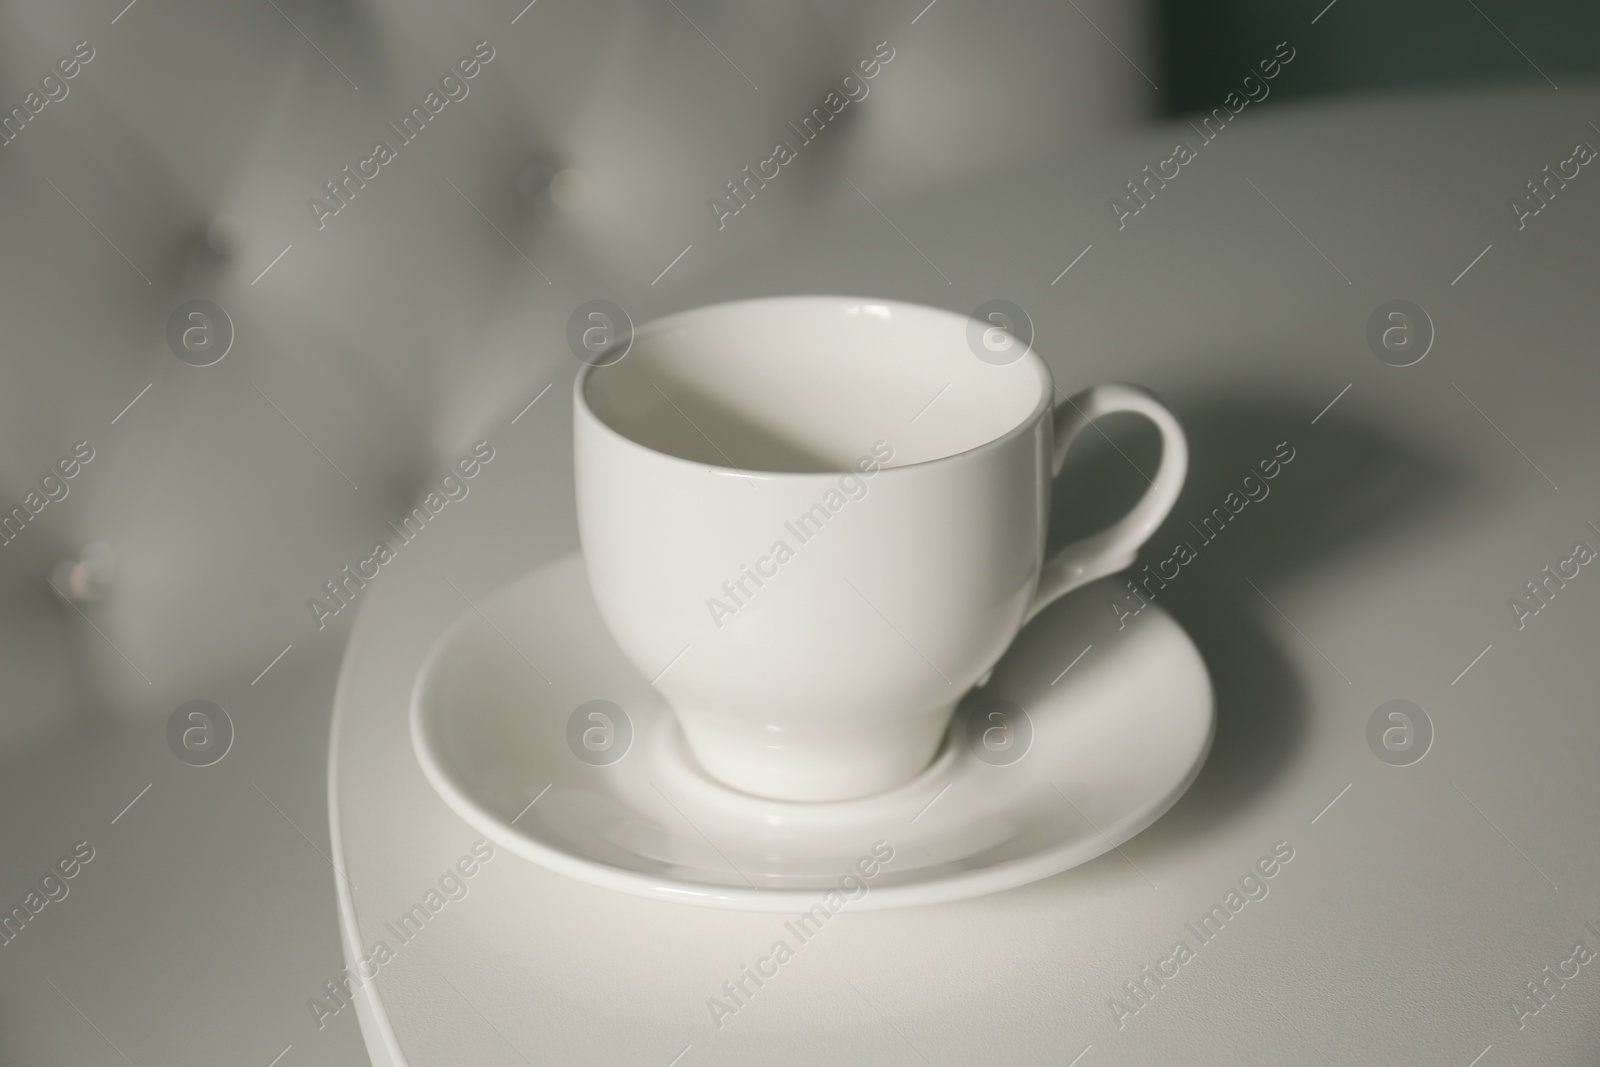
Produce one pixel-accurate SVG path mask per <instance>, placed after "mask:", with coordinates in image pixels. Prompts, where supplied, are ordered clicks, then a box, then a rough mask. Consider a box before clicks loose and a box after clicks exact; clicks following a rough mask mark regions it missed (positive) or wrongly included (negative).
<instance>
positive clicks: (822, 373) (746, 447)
mask: <svg viewBox="0 0 1600 1067" xmlns="http://www.w3.org/2000/svg"><path fill="white" fill-rule="evenodd" d="M969 321H970V320H969V319H968V318H967V317H966V316H964V315H960V314H957V313H955V312H950V311H942V310H939V309H935V308H927V307H920V306H918V305H915V304H904V303H899V302H897V301H887V300H871V299H864V298H856V297H782V298H774V299H764V300H746V301H740V302H737V303H731V304H720V305H716V306H714V307H708V308H700V309H697V310H694V311H686V312H682V313H679V314H676V315H671V316H668V317H667V318H663V319H659V320H657V321H656V322H654V323H652V324H649V325H647V326H645V327H643V328H641V329H640V330H639V331H638V333H637V334H636V336H635V337H634V339H633V345H632V347H631V349H629V351H628V353H627V355H626V356H625V357H624V358H622V359H621V360H619V361H617V362H616V363H613V364H610V365H607V366H592V367H588V368H585V371H584V375H585V377H584V379H583V380H582V382H581V384H580V387H579V389H580V395H581V396H582V399H583V402H584V403H585V404H587V405H588V407H589V409H590V411H592V412H593V413H594V415H595V416H596V417H597V418H598V419H599V420H600V421H601V422H602V423H604V424H605V425H606V426H608V427H610V428H611V429H612V430H614V431H616V432H617V433H619V434H621V435H622V436H624V437H626V438H628V439H629V440H631V441H633V442H635V443H637V444H639V445H643V446H644V447H646V448H650V449H653V450H655V451H657V452H663V453H666V454H668V455H672V456H677V457H679V458H682V459H685V460H690V461H692V462H695V463H702V464H705V465H707V466H711V467H722V468H732V469H736V470H739V471H743V472H746V473H750V472H774V473H777V472H827V473H834V472H846V471H850V470H853V469H855V468H856V465H857V463H858V462H859V461H860V460H861V459H862V458H863V457H866V456H868V455H871V454H877V455H879V456H880V457H881V455H882V452H881V451H878V452H876V453H874V446H875V445H878V444H880V443H887V444H888V446H889V449H890V450H891V451H892V459H890V460H888V461H887V462H884V463H883V464H882V465H883V466H888V467H900V466H907V465H910V464H913V463H923V462H927V461H930V460H936V459H942V458H944V457H946V456H952V455H956V454H959V453H961V452H966V451H969V450H971V449H974V448H977V447H979V446H981V445H984V444H987V443H988V442H990V441H993V440H995V439H997V438H999V437H1002V436H1005V435H1006V434H1007V433H1009V432H1010V431H1012V430H1015V429H1017V428H1018V427H1021V426H1023V425H1025V424H1027V423H1029V422H1030V421H1031V419H1032V417H1033V416H1034V415H1036V414H1037V413H1038V412H1039V411H1040V410H1041V409H1042V408H1043V407H1044V406H1046V405H1048V403H1049V401H1050V392H1051V388H1052V386H1051V378H1050V372H1049V370H1048V368H1046V366H1045V364H1044V361H1043V360H1042V359H1040V358H1039V356H1038V355H1037V354H1036V353H1034V352H1032V351H1029V352H1027V353H1025V354H1024V355H1023V356H1022V357H1021V358H1019V359H1017V360H1016V361H1015V362H1012V363H1009V364H1005V365H995V364H993V363H989V362H985V361H984V360H983V359H980V358H979V357H978V355H977V354H976V353H975V351H974V350H973V348H972V346H971V344H970V343H969V337H968V333H969V331H968V325H969Z"/></svg>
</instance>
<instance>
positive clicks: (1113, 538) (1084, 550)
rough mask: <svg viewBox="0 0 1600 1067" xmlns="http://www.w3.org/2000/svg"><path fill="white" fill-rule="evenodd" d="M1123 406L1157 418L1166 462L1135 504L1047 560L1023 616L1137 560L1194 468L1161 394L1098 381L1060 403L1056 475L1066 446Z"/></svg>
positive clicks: (1030, 615)
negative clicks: (1031, 601) (1152, 393)
mask: <svg viewBox="0 0 1600 1067" xmlns="http://www.w3.org/2000/svg"><path fill="white" fill-rule="evenodd" d="M1119 411H1131V412H1135V413H1137V414H1140V415H1143V416H1144V417H1145V418H1147V419H1149V420H1150V421H1151V422H1153V423H1155V424H1156V429H1157V430H1160V431H1161V465H1160V466H1159V467H1158V468H1157V469H1156V476H1155V478H1153V479H1151V480H1150V488H1148V489H1146V490H1145V494H1144V496H1142V497H1140V498H1139V502H1138V503H1137V504H1135V505H1134V506H1133V510H1131V511H1129V512H1128V513H1127V514H1126V515H1124V516H1123V517H1122V518H1120V519H1118V520H1117V521H1116V522H1114V523H1112V524H1111V525H1110V526H1108V527H1106V528H1105V529H1104V530H1101V531H1100V532H1099V533H1096V534H1091V535H1090V536H1088V537H1085V538H1083V539H1082V540H1079V541H1073V542H1072V543H1071V544H1068V545H1063V546H1062V547H1061V548H1059V549H1057V550H1056V552H1055V554H1054V555H1052V556H1051V557H1050V558H1049V559H1047V560H1045V561H1044V565H1043V566H1042V567H1041V568H1040V570H1039V585H1038V588H1037V589H1036V590H1035V592H1034V595H1033V603H1032V604H1031V605H1030V606H1029V608H1028V614H1027V617H1026V619H1025V620H1024V621H1026V620H1027V619H1032V618H1033V617H1034V616H1035V615H1037V614H1038V613H1039V612H1040V611H1042V610H1044V608H1046V607H1047V606H1049V605H1050V604H1051V603H1053V602H1054V601H1055V600H1056V599H1057V598H1059V597H1061V596H1063V595H1065V594H1066V593H1069V592H1071V591H1072V590H1074V589H1076V588H1078V587H1079V586H1080V585H1084V584H1086V583H1088V582H1092V581H1094V580H1095V579H1096V578H1103V577H1105V576H1106V575H1108V574H1114V573H1116V572H1117V571H1120V570H1122V569H1123V568H1125V567H1128V566H1130V565H1132V563H1133V561H1134V558H1135V556H1136V555H1137V554H1138V551H1139V547H1140V546H1141V545H1143V544H1144V543H1145V541H1147V540H1149V538H1150V535H1151V534H1153V533H1154V532H1155V529H1156V527H1157V526H1159V525H1161V522H1162V520H1163V519H1165V518H1166V517H1167V513H1168V512H1170V511H1171V510H1172V505H1173V504H1174V503H1175V502H1176V501H1177V499H1178V491H1179V490H1180V489H1182V488H1183V479H1184V477H1185V475H1187V474H1188V471H1189V444H1188V441H1187V440H1186V439H1185V438H1184V436H1183V427H1181V426H1179V425H1178V420H1177V419H1176V418H1175V417H1174V416H1173V414H1172V412H1170V411H1168V410H1167V409H1166V408H1165V407H1164V406H1162V404H1161V402H1160V401H1159V400H1157V399H1156V398H1155V397H1154V396H1152V395H1151V394H1150V393H1148V392H1146V391H1145V390H1143V389H1140V388H1139V387H1138V386H1133V385H1121V384H1111V385H1096V386H1094V387H1092V388H1089V389H1085V390H1084V391H1083V392H1081V393H1079V394H1078V395H1077V396H1074V397H1071V398H1069V399H1067V400H1064V401H1062V402H1061V403H1060V404H1059V405H1057V407H1056V410H1055V415H1054V426H1055V445H1054V450H1053V455H1052V457H1051V467H1050V472H1051V476H1052V477H1054V476H1056V475H1058V474H1060V473H1061V464H1062V462H1063V461H1064V460H1065V459H1066V458H1067V449H1068V448H1070V447H1071V446H1072V442H1073V440H1074V439H1075V438H1076V437H1077V436H1078V434H1080V433H1082V432H1083V430H1084V429H1085V428H1086V427H1087V426H1088V425H1089V424H1090V423H1091V422H1093V421H1094V420H1095V419H1098V418H1100V417H1101V416H1102V415H1110V414H1112V413H1113V412H1119Z"/></svg>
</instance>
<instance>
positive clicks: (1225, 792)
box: [1050, 397, 1471, 846]
mask: <svg viewBox="0 0 1600 1067" xmlns="http://www.w3.org/2000/svg"><path fill="white" fill-rule="evenodd" d="M1302 406H1303V405H1302V404H1301V403H1300V402H1299V401H1298V399H1292V400H1284V399H1273V398H1269V397H1255V398H1237V397H1230V398H1225V399H1223V398H1200V399H1199V400H1198V401H1196V402H1191V403H1188V404H1184V405H1182V407H1181V409H1175V410H1176V412H1177V414H1178V417H1179V419H1180V420H1181V421H1182V423H1183V425H1184V429H1185V431H1186V432H1187V434H1188V437H1189V449H1190V458H1189V477H1188V481H1187V482H1186V483H1185V486H1184V490H1183V493H1182V495H1181V496H1180V497H1179V499H1178V503H1177V506H1176V507H1175V508H1174V509H1173V513H1172V515H1171V516H1170V517H1169V518H1168V519H1167V521H1166V522H1165V523H1163V524H1162V526H1161V528H1160V529H1159V530H1158V531H1157V532H1156V534H1155V536H1154V537H1152V538H1151V540H1150V541H1149V543H1148V544H1147V545H1146V547H1145V549H1144V551H1142V552H1141V553H1140V556H1139V561H1138V563H1136V564H1135V566H1134V568H1133V570H1132V571H1130V572H1129V575H1128V577H1140V578H1143V577H1144V575H1145V574H1146V572H1145V571H1144V570H1143V567H1144V566H1145V565H1146V564H1150V565H1151V566H1152V568H1153V567H1154V566H1155V564H1156V563H1157V562H1158V561H1165V560H1167V559H1168V558H1169V557H1171V556H1172V555H1173V553H1174V549H1175V547H1176V546H1177V545H1178V543H1179V542H1183V543H1185V544H1187V545H1189V546H1191V548H1192V549H1193V550H1194V552H1195V556H1194V558H1193V559H1192V560H1191V561H1190V562H1189V563H1187V564H1185V565H1183V566H1181V567H1180V568H1179V569H1178V573H1177V575H1176V577H1174V578H1172V580H1171V581H1169V582H1167V584H1166V588H1165V589H1161V588H1160V587H1159V586H1157V585H1156V584H1155V583H1153V582H1152V588H1155V589H1156V591H1157V592H1156V596H1155V601H1156V603H1158V604H1160V605H1161V606H1163V607H1165V608H1166V609H1167V610H1168V611H1170V612H1171V613H1172V614H1173V616H1174V617H1176V618H1177V619H1178V621H1179V622H1181V623H1182V624H1183V626H1184V628H1185V629H1186V630H1187V631H1188V632H1189V634H1190V636H1191V637H1192V638H1193V639H1194V641H1195V644H1196V645H1197V646H1198V647H1199V649H1200V653H1201V655H1202V656H1203V657H1204V658H1205V662H1206V667H1207V669H1208V670H1209V671H1210V673H1211V677H1212V681H1213V684H1214V686H1215V689H1216V697H1217V732H1216V738H1215V741H1214V742H1213V745H1212V749H1211V754H1210V756H1209V757H1208V758H1207V761H1206V764H1205V766H1204V768H1202V770H1201V772H1200V775H1199V777H1198V778H1197V779H1196V780H1195V783H1194V785H1193V786H1191V787H1190V789H1189V791H1188V792H1187V793H1186V794H1185V795H1184V797H1183V798H1182V799H1181V800H1180V801H1179V802H1178V803H1177V804H1176V805H1175V806H1174V807H1173V809H1172V811H1171V812H1169V813H1168V814H1167V815H1166V816H1165V817H1164V818H1162V819H1161V820H1160V821H1159V822H1157V823H1156V824H1155V825H1154V826H1153V827H1151V828H1150V829H1149V830H1147V831H1146V832H1145V834H1143V835H1142V836H1141V841H1142V842H1144V843H1145V844H1146V845H1147V846H1148V845H1150V844H1153V843H1157V842H1159V843H1161V844H1162V845H1167V844H1169V843H1170V844H1177V843H1180V842H1188V841H1192V840H1193V839H1194V838H1195V837H1196V835H1197V834H1198V833H1200V832H1203V831H1205V830H1208V829H1210V828H1212V827H1214V826H1217V825H1220V824H1221V823H1223V822H1224V821H1226V820H1227V819H1228V818H1230V817H1232V816H1233V815H1234V814H1236V813H1238V812H1239V811H1240V810H1242V809H1243V808H1244V807H1245V806H1246V805H1247V804H1249V803H1250V802H1251V801H1252V800H1253V799H1254V798H1255V797H1257V796H1259V795H1261V794H1263V793H1264V792H1265V790H1266V789H1267V788H1268V786H1269V785H1271V783H1272V782H1273V781H1274V780H1276V779H1277V778H1278V777H1279V776H1281V775H1283V774H1284V773H1286V772H1287V771H1288V769H1289V768H1290V767H1291V765H1292V764H1293V763H1294V760H1295V758H1296V756H1297V754H1298V753H1299V749H1300V746H1301V744H1302V743H1303V741H1304V738H1305V734H1306V725H1307V718H1308V715H1309V711H1310V692H1309V689H1310V687H1309V686H1308V683H1307V681H1306V679H1304V678H1303V677H1302V676H1301V671H1300V669H1299V668H1297V667H1296V664H1297V663H1299V664H1305V663H1308V662H1316V663H1317V664H1318V666H1317V667H1315V668H1312V670H1316V669H1323V670H1326V671H1327V673H1328V675H1329V676H1330V677H1331V678H1332V679H1333V683H1334V684H1335V685H1340V686H1341V687H1342V680H1341V679H1340V678H1339V677H1338V676H1337V675H1336V674H1335V673H1334V668H1332V667H1329V666H1326V665H1324V664H1321V661H1320V659H1319V657H1318V655H1317V653H1315V652H1313V651H1311V650H1310V649H1309V648H1306V649H1292V648H1290V647H1289V646H1291V645H1293V644H1301V643H1303V641H1304V639H1303V638H1302V637H1300V636H1299V635H1297V634H1296V633H1295V631H1294V630H1293V629H1291V628H1290V626H1289V625H1288V624H1287V623H1285V622H1284V621H1283V620H1282V619H1281V618H1280V617H1279V616H1278V614H1277V612H1276V611H1274V610H1273V608H1272V607H1271V606H1269V604H1268V603H1267V602H1266V601H1265V600H1264V599H1263V594H1265V595H1266V596H1268V597H1272V598H1273V600H1274V602H1276V603H1277V604H1278V605H1279V606H1280V607H1281V606H1282V602H1283V598H1281V597H1279V596H1278V595H1277V592H1276V591H1277V590H1279V589H1281V588H1283V587H1284V586H1286V585H1292V584H1294V583H1297V582H1300V581H1304V580H1305V579H1306V577H1307V576H1308V575H1310V574H1312V573H1314V572H1316V571H1317V570H1319V569H1322V568H1326V567H1329V566H1332V565H1334V564H1336V563H1338V562H1340V561H1341V560H1345V559H1347V558H1348V557H1351V556H1354V555H1358V554H1361V553H1365V552H1370V551H1371V550H1372V549H1373V548H1374V546H1376V545H1380V544H1382V543H1384V542H1386V541H1392V540H1394V539H1396V538H1397V537H1400V536H1402V535H1409V534H1411V533H1414V532H1415V530H1414V528H1416V527H1421V526H1430V525H1434V524H1437V523H1438V522H1439V521H1440V520H1441V516H1442V515H1443V514H1445V513H1447V512H1452V511H1455V510H1457V509H1458V508H1459V507H1460V506H1461V502H1462V499H1463V498H1464V497H1466V496H1467V495H1469V494H1470V492H1471V487H1470V485H1469V483H1468V478H1467V474H1466V472H1465V470H1464V469H1463V468H1461V467H1459V466H1457V465H1455V464H1453V463H1452V462H1451V461H1449V460H1448V459H1447V458H1446V457H1443V456H1441V455H1437V454H1434V453H1430V452H1427V451H1424V450H1423V449H1421V448H1419V447H1418V446H1417V444H1416V443H1415V442H1412V441H1405V440H1401V439H1399V438H1397V437H1396V436H1394V435H1393V433H1392V432H1390V431H1388V430H1386V429H1384V428H1381V427H1378V426H1376V425H1373V424H1370V423H1364V422H1360V421H1354V420H1352V419H1351V418H1348V417H1344V418H1335V417H1334V416H1333V415H1331V414H1330V415H1329V416H1328V417H1327V418H1324V419H1321V420H1320V421H1319V422H1318V423H1317V424H1316V425H1311V424H1310V416H1309V414H1308V413H1307V412H1304V411H1302V410H1301V408H1302ZM1336 411H1337V409H1336ZM1338 414H1340V415H1344V414H1345V413H1338ZM1102 425H1103V427H1104V429H1105V431H1106V432H1105V435H1104V436H1100V435H1097V434H1092V433H1091V434H1086V435H1084V437H1082V438H1080V444H1077V445H1074V454H1073V455H1070V456H1069V457H1068V460H1067V465H1066V467H1065V468H1064V470H1063V473H1062V477H1061V478H1060V479H1059V480H1058V482H1057V485H1056V493H1055V497H1054V503H1053V511H1052V516H1051V528H1050V529H1051V538H1050V539H1051V543H1052V544H1056V543H1061V542H1064V541H1067V540H1071V539H1074V538H1077V537H1081V536H1083V535H1084V534H1085V533H1088V532H1091V531H1092V530H1095V529H1098V528H1100V527H1102V526H1104V525H1105V524H1106V523H1107V522H1109V521H1111V520H1112V519H1114V518H1115V517H1117V516H1118V515H1120V514H1121V513H1122V512H1124V511H1126V510H1127V508H1128V507H1130V506H1131V505H1132V503H1133V501H1134V500H1135V499H1136V498H1137V497H1138V495H1139V493H1140V492H1141V491H1142V490H1143V489H1144V488H1145V482H1144V480H1143V479H1142V478H1140V477H1137V476H1134V475H1132V473H1131V472H1130V470H1129V466H1128V465H1129V463H1130V462H1131V463H1133V464H1134V465H1136V466H1137V467H1139V468H1140V469H1141V470H1142V471H1143V472H1144V473H1145V474H1146V475H1148V474H1151V473H1153V472H1154V470H1155V468H1156V466H1157V463H1158V461H1159V458H1160V443H1159V440H1158V438H1157V437H1156V435H1155V432H1154V430H1153V429H1152V428H1151V427H1150V426H1149V425H1148V424H1147V423H1143V422H1142V420H1138V419H1136V418H1133V417H1128V416H1114V417H1112V418H1110V419H1107V420H1103V423H1102ZM1119 449H1120V453H1119ZM1283 455H1290V456H1291V457H1292V458H1290V460H1289V461H1288V462H1287V463H1283V462H1282V460H1281V457H1282V456H1283ZM1274 460H1277V461H1278V462H1279V466H1278V468H1277V469H1276V475H1275V476H1274V477H1273V478H1271V479H1270V480H1268V479H1263V478H1261V477H1260V475H1261V469H1260V467H1259V464H1260V463H1261V462H1262V461H1274ZM1268 469H1273V468H1271V467H1270V465H1269V468H1268ZM1252 474H1254V475H1256V480H1255V481H1253V482H1252V483H1251V484H1250V487H1249V488H1250V492H1252V493H1254V494H1255V495H1256V496H1258V497H1259V498H1260V499H1258V500H1254V501H1250V502H1247V503H1245V504H1244V505H1243V506H1242V507H1241V506H1240V505H1239V503H1238V501H1239V500H1247V499H1248V498H1247V496H1246V491H1245V490H1246V487H1245V484H1244V480H1245V478H1246V476H1247V475H1252ZM1263 486H1264V487H1265V495H1262V494H1263V488H1262V487H1263ZM1230 493H1237V494H1238V496H1237V497H1235V498H1234V500H1233V501H1232V503H1233V505H1234V506H1235V507H1240V510H1239V511H1238V512H1237V514H1234V513H1232V511H1231V509H1229V507H1228V503H1229V501H1228V496H1229V494H1230ZM1215 508H1220V509H1223V512H1224V514H1225V515H1227V516H1228V518H1227V521H1226V522H1223V521H1222V520H1221V519H1220V518H1217V517H1213V518H1212V521H1211V523H1210V525H1209V526H1206V525H1205V524H1204V520H1205V518H1206V517H1207V516H1211V515H1212V511H1213V509H1215ZM1208 538H1210V539H1209V540H1208ZM1166 569H1167V572H1168V573H1169V574H1170V573H1171V571H1172V565H1171V564H1167V565H1166ZM1247 579H1248V580H1247ZM1252 582H1253V583H1254V584H1255V585H1256V586H1257V587H1259V589H1260V592H1257V591H1256V589H1252V588H1251V585H1250V583H1252ZM1341 666H1342V667H1344V669H1345V670H1351V669H1354V668H1352V667H1350V666H1349V665H1346V664H1341Z"/></svg>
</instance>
